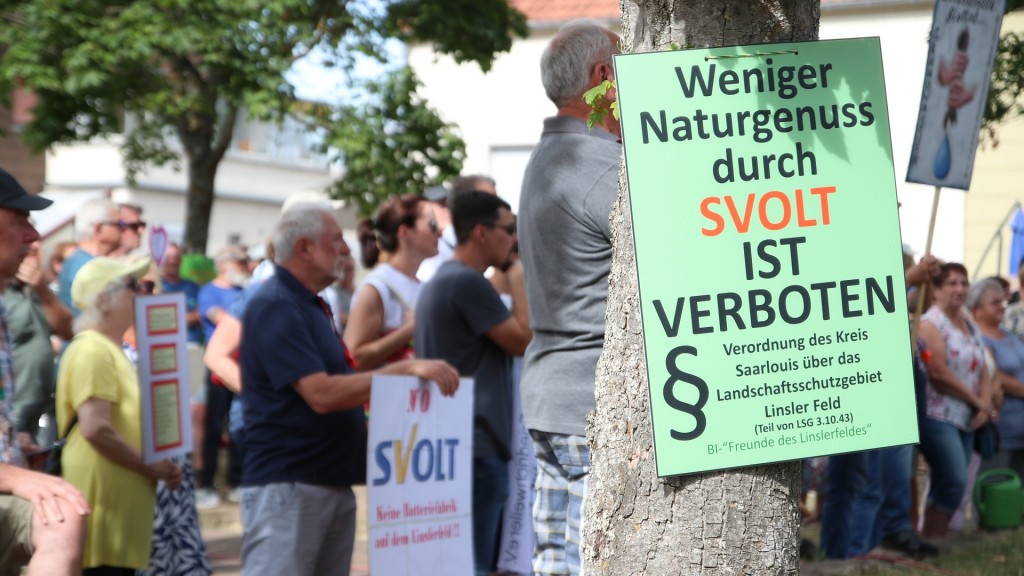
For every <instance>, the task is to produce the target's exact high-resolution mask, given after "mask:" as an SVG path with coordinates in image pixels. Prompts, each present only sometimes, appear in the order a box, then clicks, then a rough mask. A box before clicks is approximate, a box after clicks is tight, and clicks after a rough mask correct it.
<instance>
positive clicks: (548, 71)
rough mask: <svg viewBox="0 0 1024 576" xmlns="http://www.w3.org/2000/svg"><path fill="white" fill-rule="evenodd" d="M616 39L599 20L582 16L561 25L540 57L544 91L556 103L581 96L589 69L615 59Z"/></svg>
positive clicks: (587, 79) (588, 78) (585, 89)
mask: <svg viewBox="0 0 1024 576" xmlns="http://www.w3.org/2000/svg"><path fill="white" fill-rule="evenodd" d="M614 55H615V40H614V39H613V35H612V34H611V33H610V31H609V30H608V28H606V27H605V26H602V25H601V24H600V23H599V22H597V21H596V20H591V19H589V18H580V19H577V20H572V21H571V22H568V23H567V24H565V25H564V26H562V27H561V28H560V29H559V30H558V32H557V33H556V34H555V37H554V38H552V39H551V43H550V44H548V47H547V48H545V49H544V54H542V55H541V57H540V78H541V82H542V83H543V84H544V92H545V93H546V94H547V95H548V99H549V100H551V101H552V102H554V103H555V105H556V106H563V105H565V104H567V103H569V102H570V101H572V100H575V99H578V98H580V97H581V96H582V95H583V93H584V92H586V91H587V90H589V89H590V88H593V86H588V85H587V84H588V83H589V80H590V70H591V69H592V68H593V67H594V66H595V65H597V64H601V63H602V62H608V63H609V64H610V63H611V61H612V56H614Z"/></svg>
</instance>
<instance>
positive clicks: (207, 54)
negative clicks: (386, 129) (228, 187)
mask: <svg viewBox="0 0 1024 576" xmlns="http://www.w3.org/2000/svg"><path fill="white" fill-rule="evenodd" d="M386 34H392V35H395V36H398V37H400V38H402V39H404V40H408V41H429V42H433V43H435V46H436V48H437V49H438V51H439V52H441V53H449V54H452V55H453V56H454V57H455V58H456V59H457V60H459V61H466V60H475V61H478V62H480V65H481V66H482V67H483V68H484V69H485V70H486V69H487V68H488V67H489V66H490V65H491V63H492V62H493V59H494V58H495V56H496V54H497V53H499V52H501V51H504V50H507V49H508V48H509V47H510V46H511V42H512V40H511V35H512V34H517V35H520V36H525V35H526V25H525V22H524V19H523V16H522V15H521V14H519V13H518V12H516V11H514V10H513V9H512V8H510V6H509V4H508V0H458V2H454V3H453V1H452V0H380V1H379V2H371V1H368V0H364V1H358V0H7V1H6V2H2V3H0V47H4V48H6V50H0V98H8V97H9V94H10V89H11V87H12V86H13V85H15V84H16V83H17V84H19V85H24V86H26V87H28V88H29V89H31V90H32V91H34V92H35V93H36V94H37V95H38V96H39V103H38V105H37V107H36V109H35V119H34V120H33V121H32V122H30V123H29V124H28V125H27V126H25V127H24V130H23V138H24V140H25V142H26V143H28V144H29V145H30V146H32V147H33V148H34V149H36V150H42V149H45V148H47V147H49V146H52V145H53V144H57V143H68V142H72V141H78V140H87V139H90V138H93V137H95V136H101V135H106V134H111V133H120V132H122V130H124V131H125V139H124V145H123V154H124V158H125V165H126V168H127V171H128V173H129V178H133V177H134V176H135V175H136V174H137V173H138V172H139V171H140V170H141V169H142V168H143V167H144V166H147V165H151V164H163V163H167V162H175V163H177V162H179V161H180V162H181V163H183V164H186V165H187V167H188V169H189V172H188V174H189V195H190V198H189V203H188V206H189V214H188V216H187V222H186V233H185V243H186V247H187V248H189V249H192V250H197V251H203V250H205V245H206V230H207V227H208V221H209V213H210V206H212V190H213V182H214V178H215V176H216V171H217V166H218V165H219V163H220V161H221V159H222V158H223V155H224V153H225V151H226V150H227V147H228V145H229V144H230V142H231V138H232V134H233V130H234V126H235V123H236V121H237V119H238V115H239V114H240V113H241V111H245V113H247V114H248V115H249V116H250V117H252V118H254V119H259V120H267V121H275V120H280V119H282V118H283V117H284V115H285V114H288V113H290V111H291V110H292V108H293V106H294V105H295V104H296V101H295V94H294V88H293V86H292V85H291V84H289V82H288V81H287V80H286V78H285V73H286V72H287V71H288V70H289V69H290V68H291V66H292V64H293V63H294V62H295V61H296V60H297V59H299V58H302V57H304V56H305V55H307V54H309V53H310V52H311V51H312V50H314V49H321V50H323V51H326V52H327V53H328V54H330V57H329V58H328V60H329V65H331V66H338V67H340V68H341V69H343V70H351V68H352V65H353V61H354V58H355V56H356V55H368V56H371V57H373V58H377V59H378V60H381V61H383V60H384V59H385V56H384V51H383V49H382V46H383V43H384V41H385V40H386ZM410 85H411V84H409V83H393V84H391V85H390V86H391V87H392V88H395V89H399V88H404V87H408V86H410ZM335 116H336V117H337V118H339V119H344V120H346V121H349V120H352V121H355V120H358V121H359V122H362V123H363V124H364V126H372V125H373V124H372V122H373V121H372V119H369V118H361V117H360V111H359V110H355V109H349V110H345V111H339V113H338V114H336V115H335ZM125 118H130V119H131V120H130V121H129V122H128V125H127V126H125V120H124V119H125ZM417 118H418V117H417V116H416V115H404V114H399V115H397V120H396V121H404V120H405V119H417ZM350 136H352V137H358V138H362V139H363V140H362V141H361V143H362V144H363V145H364V146H366V147H370V146H372V145H373V144H375V143H376V140H378V139H379V138H380V136H379V135H376V134H373V133H372V132H368V131H364V132H360V133H358V134H356V133H351V134H350ZM446 142H447V141H446ZM357 144H358V143H356V142H353V143H348V144H347V145H349V146H356V145H357ZM442 150H443V151H446V152H444V153H435V152H433V151H423V156H424V158H426V159H427V161H426V162H425V163H423V164H421V165H420V166H421V169H425V167H426V166H430V164H429V162H430V161H432V159H433V158H438V159H439V160H440V161H444V158H445V157H446V156H445V154H450V151H449V148H444V147H442ZM410 151H411V150H410ZM353 157H355V156H353ZM438 168H440V169H443V170H448V169H450V168H449V165H448V164H446V165H445V166H443V167H438ZM420 178H422V176H420Z"/></svg>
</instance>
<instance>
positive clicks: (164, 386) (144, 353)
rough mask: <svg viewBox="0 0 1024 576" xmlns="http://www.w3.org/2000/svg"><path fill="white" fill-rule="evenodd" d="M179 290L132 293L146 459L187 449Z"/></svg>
mask: <svg viewBox="0 0 1024 576" xmlns="http://www.w3.org/2000/svg"><path fill="white" fill-rule="evenodd" d="M186 331H187V325H186V323H185V295H184V294H181V293H177V294H162V295H159V296H138V297H136V298H135V333H136V348H137V349H138V354H139V362H138V366H139V382H140V383H141V386H142V391H141V397H142V455H143V460H144V461H145V462H146V463H147V464H150V463H153V462H157V461H159V460H163V459H165V458H172V457H174V456H184V455H185V454H188V453H189V452H191V451H192V426H191V423H190V420H189V418H188V414H190V412H189V391H190V388H189V364H188V355H187V352H186V345H187V338H186Z"/></svg>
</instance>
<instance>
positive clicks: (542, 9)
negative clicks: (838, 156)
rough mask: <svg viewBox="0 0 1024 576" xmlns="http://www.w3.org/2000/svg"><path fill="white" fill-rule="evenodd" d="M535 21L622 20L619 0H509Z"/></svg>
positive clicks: (887, 1) (854, 2)
mask: <svg viewBox="0 0 1024 576" xmlns="http://www.w3.org/2000/svg"><path fill="white" fill-rule="evenodd" d="M922 3H923V0H821V7H822V8H824V9H828V8H854V7H880V6H899V5H903V4H922ZM509 4H511V5H512V6H513V7H514V8H516V9H517V10H519V11H520V12H522V13H523V14H525V15H526V20H527V21H528V22H530V23H531V24H538V23H544V22H566V21H568V20H572V19H573V18H596V19H599V20H603V19H609V20H612V19H613V20H618V19H619V16H620V13H619V0H509Z"/></svg>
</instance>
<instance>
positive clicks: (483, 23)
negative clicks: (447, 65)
mask: <svg viewBox="0 0 1024 576" xmlns="http://www.w3.org/2000/svg"><path fill="white" fill-rule="evenodd" d="M456 14H458V15H460V16H461V17H453V15H456ZM386 23H387V31H388V33H389V34H390V35H391V36H394V37H396V38H399V39H401V40H406V41H416V40H419V39H423V38H431V39H432V40H433V41H434V43H435V46H436V47H437V49H438V50H439V51H441V52H444V53H448V54H451V55H452V57H453V58H455V61H456V62H468V61H475V62H477V63H479V65H480V68H482V69H483V71H484V72H487V71H488V70H490V68H491V64H492V63H493V61H494V55H495V52H504V51H506V50H509V49H510V48H512V36H513V35H515V36H520V37H523V38H525V37H526V35H527V32H528V30H527V27H526V18H525V17H524V16H523V15H522V14H521V13H519V12H518V11H516V10H515V9H514V8H512V7H511V6H509V5H508V3H506V2H493V1H492V2H481V1H480V0H446V1H441V2H438V1H437V0H397V1H395V2H394V3H393V4H391V5H389V6H388V14H387V20H386Z"/></svg>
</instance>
